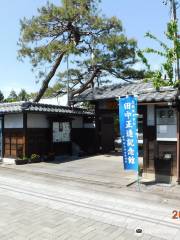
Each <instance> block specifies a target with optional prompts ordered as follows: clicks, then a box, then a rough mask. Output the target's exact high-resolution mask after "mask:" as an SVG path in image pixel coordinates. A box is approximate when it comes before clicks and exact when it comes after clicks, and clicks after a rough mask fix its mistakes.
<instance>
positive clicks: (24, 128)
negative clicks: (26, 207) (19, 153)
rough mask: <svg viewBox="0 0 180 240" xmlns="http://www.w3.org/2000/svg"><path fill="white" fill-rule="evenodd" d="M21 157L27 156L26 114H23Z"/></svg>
mask: <svg viewBox="0 0 180 240" xmlns="http://www.w3.org/2000/svg"><path fill="white" fill-rule="evenodd" d="M23 139H24V141H23V142H24V147H23V155H24V156H27V154H28V139H27V112H23Z"/></svg>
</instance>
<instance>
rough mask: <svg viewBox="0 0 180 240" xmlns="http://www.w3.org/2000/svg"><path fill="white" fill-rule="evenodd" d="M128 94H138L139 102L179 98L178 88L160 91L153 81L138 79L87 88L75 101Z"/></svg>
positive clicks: (110, 97) (164, 88) (165, 88)
mask: <svg viewBox="0 0 180 240" xmlns="http://www.w3.org/2000/svg"><path fill="white" fill-rule="evenodd" d="M126 95H137V97H138V101H139V102H159V101H173V100H175V99H176V98H177V89H176V88H173V87H161V88H160V89H159V90H158V91H157V90H156V89H155V88H154V87H153V84H152V83H151V82H144V81H137V82H134V83H130V84H124V85H122V84H121V85H110V86H105V87H102V88H94V89H87V90H86V91H85V92H83V93H81V94H80V95H78V96H76V97H74V99H73V101H77V102H81V101H93V100H103V99H113V98H118V97H123V96H126ZM178 99H180V96H178Z"/></svg>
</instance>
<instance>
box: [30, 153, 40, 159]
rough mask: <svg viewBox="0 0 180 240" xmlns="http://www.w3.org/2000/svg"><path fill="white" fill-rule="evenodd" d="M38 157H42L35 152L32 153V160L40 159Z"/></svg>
mask: <svg viewBox="0 0 180 240" xmlns="http://www.w3.org/2000/svg"><path fill="white" fill-rule="evenodd" d="M38 159H40V156H39V155H38V154H35V153H34V154H32V155H31V160H38Z"/></svg>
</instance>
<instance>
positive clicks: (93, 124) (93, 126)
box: [84, 123, 95, 128]
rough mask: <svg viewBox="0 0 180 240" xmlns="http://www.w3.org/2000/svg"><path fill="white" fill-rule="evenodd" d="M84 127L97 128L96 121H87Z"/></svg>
mask: <svg viewBox="0 0 180 240" xmlns="http://www.w3.org/2000/svg"><path fill="white" fill-rule="evenodd" d="M84 128H95V123H85V124H84Z"/></svg>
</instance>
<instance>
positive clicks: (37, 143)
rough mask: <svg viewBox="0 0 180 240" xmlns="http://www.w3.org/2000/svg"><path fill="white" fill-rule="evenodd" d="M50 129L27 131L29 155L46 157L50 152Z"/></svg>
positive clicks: (31, 129)
mask: <svg viewBox="0 0 180 240" xmlns="http://www.w3.org/2000/svg"><path fill="white" fill-rule="evenodd" d="M50 143H51V138H50V129H47V128H29V129H27V154H28V155H31V154H33V153H35V154H39V155H46V154H47V153H48V152H49V151H50Z"/></svg>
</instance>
